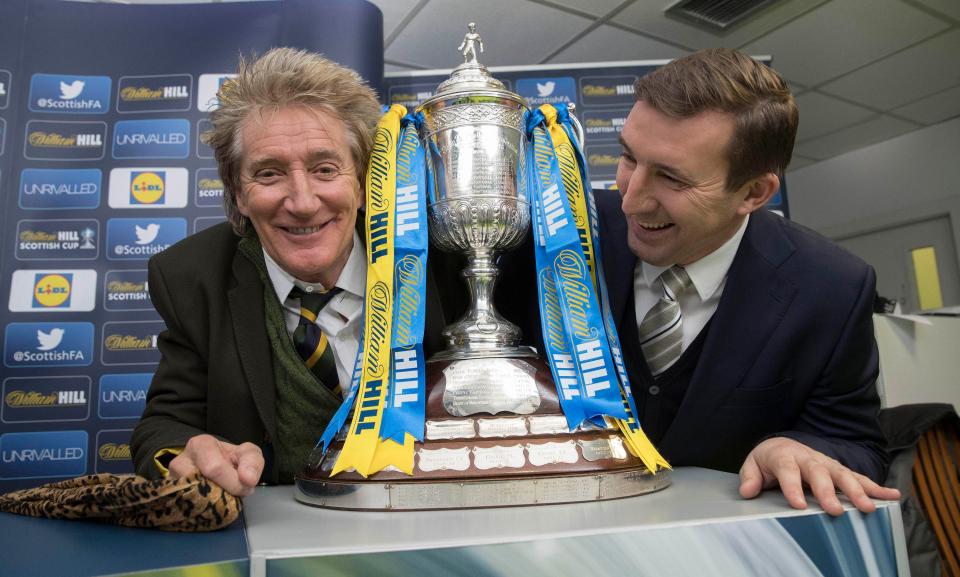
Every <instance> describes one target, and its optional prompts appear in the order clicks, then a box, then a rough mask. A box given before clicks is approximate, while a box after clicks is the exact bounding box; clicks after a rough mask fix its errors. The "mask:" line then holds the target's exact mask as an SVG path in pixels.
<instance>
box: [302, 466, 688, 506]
mask: <svg viewBox="0 0 960 577" xmlns="http://www.w3.org/2000/svg"><path fill="white" fill-rule="evenodd" d="M669 485H670V474H669V472H668V471H660V472H659V473H657V474H656V475H654V474H652V473H650V472H649V471H646V470H641V469H638V468H633V469H625V470H622V471H609V472H604V473H585V474H576V475H542V476H537V477H527V478H522V479H504V478H499V479H498V478H490V479H480V480H463V481H455V480H449V481H441V480H436V481H416V480H410V481H403V480H397V481H390V482H386V481H373V480H372V479H371V480H368V481H340V480H337V479H326V480H319V479H308V478H304V477H298V478H297V483H296V488H295V491H294V497H295V498H296V499H297V500H298V501H300V502H301V503H305V504H307V505H314V506H317V507H324V508H327V509H345V510H350V511H359V510H366V511H420V510H433V509H477V508H484V507H514V506H522V505H546V504H560V503H582V502H587V501H603V500H606V499H621V498H624V497H634V496H637V495H643V494H646V493H652V492H654V491H659V490H660V489H663V488H666V487H667V486H669Z"/></svg>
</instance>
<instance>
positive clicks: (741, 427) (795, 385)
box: [597, 49, 898, 514]
mask: <svg viewBox="0 0 960 577" xmlns="http://www.w3.org/2000/svg"><path fill="white" fill-rule="evenodd" d="M797 123H798V112H797V107H796V104H795V103H794V100H793V97H792V95H791V94H790V91H789V90H788V88H787V87H786V84H785V83H784V82H783V80H782V79H781V78H780V77H779V76H778V75H777V74H776V73H775V72H773V71H772V70H770V69H769V68H768V67H766V66H764V65H762V64H759V63H757V62H755V61H753V60H752V59H750V58H748V57H746V56H744V55H743V54H740V53H738V52H736V51H732V50H727V49H714V50H704V51H700V52H697V53H694V54H692V55H689V56H687V57H684V58H681V59H679V60H675V61H673V62H671V63H670V64H668V65H666V66H664V67H662V68H660V69H658V70H656V71H654V72H652V73H650V74H648V75H647V76H644V77H642V78H641V79H639V80H638V81H637V85H636V103H635V105H634V107H633V109H632V110H631V112H630V114H629V116H628V118H627V120H626V123H625V124H624V127H623V131H622V133H621V137H620V141H621V145H622V155H621V158H620V162H619V166H618V169H617V187H618V189H619V196H618V195H616V194H615V193H611V192H609V191H601V192H599V193H598V195H597V204H598V210H599V213H600V226H601V232H600V236H601V243H602V244H601V246H602V250H603V257H604V267H605V275H606V280H607V284H608V288H609V292H610V300H611V306H612V310H613V313H614V315H615V319H616V321H617V323H618V327H619V331H620V337H621V340H622V345H623V349H624V356H625V358H626V360H627V366H628V370H629V374H630V377H631V382H632V386H633V391H634V393H635V395H636V398H637V405H638V412H639V413H640V414H639V417H640V423H641V425H642V426H643V428H644V430H645V431H646V432H647V433H648V434H649V435H650V436H651V438H652V440H653V441H654V443H655V444H656V445H657V446H658V447H659V448H660V449H661V451H662V452H663V454H664V456H665V457H666V458H667V459H668V460H669V461H670V462H671V464H673V465H696V466H704V467H710V468H715V469H723V470H729V471H731V472H733V471H737V470H739V472H740V478H741V484H740V493H741V495H743V496H744V497H747V498H750V497H754V496H756V495H758V494H759V493H760V491H761V490H762V489H764V488H772V487H775V486H778V485H779V487H780V489H781V490H782V491H783V494H784V495H785V497H786V499H787V501H788V502H789V503H790V505H792V506H794V507H797V508H803V507H805V506H806V502H805V499H804V493H803V486H804V485H806V486H808V487H809V488H810V489H811V491H812V493H813V495H814V496H815V498H816V499H817V500H818V501H819V502H820V504H821V506H822V507H823V508H824V509H825V510H826V511H827V512H829V513H831V514H839V513H841V512H842V507H841V505H840V502H839V500H838V498H837V495H836V491H837V490H839V491H842V492H843V493H844V494H845V495H846V496H847V497H848V498H849V499H850V500H851V501H852V502H853V503H854V504H855V505H856V506H857V507H858V508H859V509H861V510H863V511H871V510H873V504H872V502H871V501H870V499H869V498H868V497H875V498H885V499H895V498H897V497H898V493H897V491H896V490H894V489H887V488H884V487H881V486H880V485H878V484H877V481H880V480H882V479H883V477H884V474H885V471H886V467H887V462H888V458H887V455H886V454H885V451H884V450H883V437H882V435H881V433H880V429H879V426H878V421H877V415H878V411H879V400H878V397H877V392H876V386H875V383H876V378H877V373H878V361H877V348H876V344H875V341H874V336H873V324H872V318H871V312H872V304H873V298H874V284H875V276H874V272H873V270H872V269H871V268H870V267H869V266H868V265H866V264H865V263H863V262H862V261H860V260H859V259H857V258H856V257H854V256H853V255H851V254H849V253H847V252H845V251H843V250H842V249H840V248H838V247H836V246H835V245H833V244H831V243H830V242H829V241H827V240H826V239H824V238H822V237H820V236H819V235H817V234H816V233H814V232H812V231H809V230H807V229H805V228H803V227H801V226H799V225H796V224H794V223H791V222H789V221H786V220H784V219H783V218H781V217H780V216H777V215H775V214H773V213H771V212H769V211H767V210H764V209H763V207H764V205H765V204H766V203H767V201H768V200H769V199H770V198H771V196H773V195H774V194H775V193H776V192H777V190H778V189H779V187H780V178H779V175H782V174H783V171H784V170H785V169H786V167H787V164H788V163H789V161H790V155H791V152H792V150H793V141H794V137H795V134H796V129H797Z"/></svg>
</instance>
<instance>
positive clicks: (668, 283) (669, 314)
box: [639, 266, 690, 376]
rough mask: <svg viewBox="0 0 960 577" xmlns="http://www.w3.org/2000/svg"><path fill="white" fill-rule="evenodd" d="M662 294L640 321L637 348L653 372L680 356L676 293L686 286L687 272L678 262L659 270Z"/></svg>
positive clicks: (681, 331) (680, 341) (664, 367)
mask: <svg viewBox="0 0 960 577" xmlns="http://www.w3.org/2000/svg"><path fill="white" fill-rule="evenodd" d="M659 278H660V282H661V283H662V284H663V296H662V297H661V298H660V300H659V301H657V304H655V305H653V308H651V309H650V310H649V311H647V314H646V315H644V317H643V321H642V322H641V323H640V330H639V333H640V348H641V349H643V356H644V358H646V359H647V366H648V367H650V372H651V373H653V375H654V376H657V375H659V374H660V373H662V372H663V371H665V370H667V369H668V368H670V366H671V365H673V363H675V362H677V359H679V358H680V353H681V351H682V346H683V328H682V322H683V318H682V316H681V315H680V303H678V302H677V299H678V297H679V296H680V293H682V292H683V291H684V290H686V289H687V287H689V286H690V276H689V275H688V274H687V271H685V270H684V269H683V267H680V266H673V267H670V268H668V269H667V270H665V271H663V272H662V273H660V277H659Z"/></svg>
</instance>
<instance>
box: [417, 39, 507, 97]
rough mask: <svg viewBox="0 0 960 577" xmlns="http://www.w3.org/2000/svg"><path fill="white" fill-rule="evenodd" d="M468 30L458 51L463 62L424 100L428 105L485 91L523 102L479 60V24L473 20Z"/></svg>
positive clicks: (480, 42)
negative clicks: (456, 96) (454, 96)
mask: <svg viewBox="0 0 960 577" xmlns="http://www.w3.org/2000/svg"><path fill="white" fill-rule="evenodd" d="M467 30H468V32H467V33H466V35H464V37H463V42H461V43H460V47H459V48H457V50H458V51H460V53H461V54H462V55H463V60H464V61H463V63H462V64H460V65H459V66H457V67H456V68H454V69H453V72H451V73H450V77H449V78H447V79H446V80H444V81H443V82H441V83H440V85H439V86H437V90H436V92H435V93H434V95H433V96H432V97H431V98H429V99H427V100H426V101H424V102H423V104H422V105H421V107H426V106H428V105H430V104H431V103H433V102H436V101H439V100H445V99H447V98H449V97H451V96H453V95H461V94H474V93H483V94H486V95H490V94H491V93H493V94H495V95H497V96H505V97H507V98H511V99H514V100H518V101H520V102H523V99H522V98H521V97H520V96H519V95H518V94H515V93H513V92H511V91H510V90H507V88H506V86H504V84H503V82H500V81H499V80H497V79H496V78H494V77H493V76H491V75H490V71H489V70H487V67H486V66H484V65H483V64H480V63H479V62H478V61H477V52H478V51H479V52H483V40H482V39H481V38H480V35H479V34H477V26H476V24H474V23H473V22H471V23H470V24H468V25H467Z"/></svg>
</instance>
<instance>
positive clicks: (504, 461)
mask: <svg viewBox="0 0 960 577" xmlns="http://www.w3.org/2000/svg"><path fill="white" fill-rule="evenodd" d="M526 462H527V459H526V457H525V456H524V454H523V445H512V446H509V447H501V446H500V445H497V446H496V447H474V448H473V464H474V466H476V467H477V468H478V469H481V470H483V471H486V470H487V469H503V468H507V467H509V468H513V469H518V468H520V467H522V466H524V465H525V464H526Z"/></svg>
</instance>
